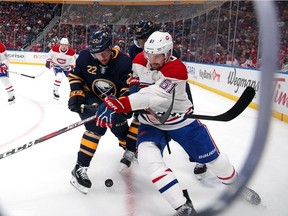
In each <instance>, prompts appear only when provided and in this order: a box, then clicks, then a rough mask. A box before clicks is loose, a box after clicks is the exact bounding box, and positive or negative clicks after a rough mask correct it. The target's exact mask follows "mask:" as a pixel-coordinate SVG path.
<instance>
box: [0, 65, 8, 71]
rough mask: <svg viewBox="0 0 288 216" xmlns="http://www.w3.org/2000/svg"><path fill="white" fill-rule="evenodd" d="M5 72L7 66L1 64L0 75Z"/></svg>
mask: <svg viewBox="0 0 288 216" xmlns="http://www.w3.org/2000/svg"><path fill="white" fill-rule="evenodd" d="M7 70H8V67H7V65H6V64H4V63H2V64H1V65H0V73H6V72H7Z"/></svg>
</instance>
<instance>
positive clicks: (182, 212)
mask: <svg viewBox="0 0 288 216" xmlns="http://www.w3.org/2000/svg"><path fill="white" fill-rule="evenodd" d="M183 195H184V196H185V197H186V199H187V201H186V203H185V204H184V205H182V206H180V207H179V208H177V209H176V211H177V212H176V213H175V214H174V215H173V216H197V212H196V211H195V209H194V207H193V204H192V202H191V200H190V197H189V195H188V191H187V190H183Z"/></svg>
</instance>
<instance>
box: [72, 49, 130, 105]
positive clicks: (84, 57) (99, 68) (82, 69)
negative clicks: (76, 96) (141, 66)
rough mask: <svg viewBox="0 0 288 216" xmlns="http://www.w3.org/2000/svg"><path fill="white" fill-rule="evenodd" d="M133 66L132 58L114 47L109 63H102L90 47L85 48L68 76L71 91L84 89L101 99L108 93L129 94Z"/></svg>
mask: <svg viewBox="0 0 288 216" xmlns="http://www.w3.org/2000/svg"><path fill="white" fill-rule="evenodd" d="M131 68H132V61H131V59H130V58H129V57H128V56H126V55H125V54H123V53H121V52H119V51H118V50H117V49H114V48H113V49H112V59H111V60H110V61H109V63H108V64H107V65H101V63H100V62H99V61H98V60H97V59H95V58H93V57H92V55H91V54H90V51H89V49H86V50H83V51H81V52H80V54H79V56H78V58H77V60H76V67H75V69H74V71H72V72H71V73H70V74H69V77H68V79H69V84H70V88H71V91H74V90H84V92H90V93H92V94H95V95H96V96H97V97H98V98H99V99H101V100H103V99H104V98H105V97H106V96H107V95H114V96H116V97H120V96H123V95H128V94H129V86H128V79H129V77H130V76H131V73H132V69H131Z"/></svg>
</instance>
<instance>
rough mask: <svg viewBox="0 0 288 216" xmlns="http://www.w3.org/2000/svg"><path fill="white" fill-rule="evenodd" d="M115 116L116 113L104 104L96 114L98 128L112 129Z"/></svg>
mask: <svg viewBox="0 0 288 216" xmlns="http://www.w3.org/2000/svg"><path fill="white" fill-rule="evenodd" d="M114 114H115V111H113V110H111V109H109V108H108V107H107V106H106V105H105V103H102V104H101V105H100V106H99V107H98V109H97V112H96V126H98V127H102V128H105V127H108V128H112V125H113V115H114Z"/></svg>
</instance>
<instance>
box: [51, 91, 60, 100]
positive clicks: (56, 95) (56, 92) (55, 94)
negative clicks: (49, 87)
mask: <svg viewBox="0 0 288 216" xmlns="http://www.w3.org/2000/svg"><path fill="white" fill-rule="evenodd" d="M53 96H54V99H56V100H59V98H60V96H59V93H58V91H57V90H53Z"/></svg>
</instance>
